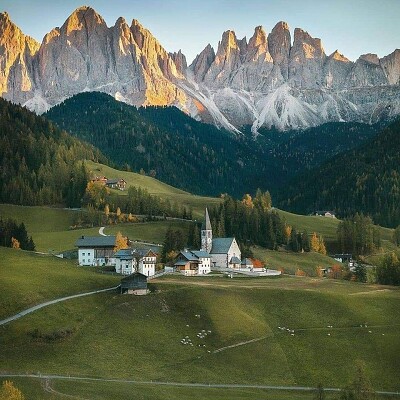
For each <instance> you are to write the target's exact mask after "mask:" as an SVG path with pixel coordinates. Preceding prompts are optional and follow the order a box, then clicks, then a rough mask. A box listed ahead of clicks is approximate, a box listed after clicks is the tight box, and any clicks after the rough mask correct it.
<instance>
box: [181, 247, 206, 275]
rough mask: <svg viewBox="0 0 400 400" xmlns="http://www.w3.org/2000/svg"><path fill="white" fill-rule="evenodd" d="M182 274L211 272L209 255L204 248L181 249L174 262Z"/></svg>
mask: <svg viewBox="0 0 400 400" xmlns="http://www.w3.org/2000/svg"><path fill="white" fill-rule="evenodd" d="M174 266H175V269H176V270H177V271H180V272H181V273H182V274H183V275H186V276H188V275H205V274H209V273H210V272H211V256H210V254H208V253H207V252H206V251H204V250H195V251H186V250H185V251H181V252H180V253H179V254H178V257H177V259H176V262H175V264H174Z"/></svg>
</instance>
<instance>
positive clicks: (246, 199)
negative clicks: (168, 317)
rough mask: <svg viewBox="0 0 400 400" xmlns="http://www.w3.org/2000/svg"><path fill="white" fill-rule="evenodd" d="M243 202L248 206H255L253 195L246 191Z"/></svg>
mask: <svg viewBox="0 0 400 400" xmlns="http://www.w3.org/2000/svg"><path fill="white" fill-rule="evenodd" d="M242 203H243V204H244V205H245V206H246V207H249V208H253V207H254V204H253V199H252V197H251V196H250V195H249V194H248V193H246V194H245V195H244V196H243V199H242Z"/></svg>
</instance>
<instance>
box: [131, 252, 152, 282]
mask: <svg viewBox="0 0 400 400" xmlns="http://www.w3.org/2000/svg"><path fill="white" fill-rule="evenodd" d="M135 251H136V253H137V254H138V255H139V272H140V273H141V274H143V275H146V276H153V275H155V273H156V263H157V254H156V253H155V252H154V251H153V250H151V249H150V250H149V249H137V250H135Z"/></svg>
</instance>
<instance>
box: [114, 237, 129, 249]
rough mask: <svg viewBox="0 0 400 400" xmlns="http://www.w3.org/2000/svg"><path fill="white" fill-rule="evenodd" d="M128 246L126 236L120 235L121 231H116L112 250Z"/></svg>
mask: <svg viewBox="0 0 400 400" xmlns="http://www.w3.org/2000/svg"><path fill="white" fill-rule="evenodd" d="M128 247H129V246H128V238H127V237H125V236H122V233H121V232H118V233H117V235H116V237H115V247H114V251H118V250H122V249H127V248H128Z"/></svg>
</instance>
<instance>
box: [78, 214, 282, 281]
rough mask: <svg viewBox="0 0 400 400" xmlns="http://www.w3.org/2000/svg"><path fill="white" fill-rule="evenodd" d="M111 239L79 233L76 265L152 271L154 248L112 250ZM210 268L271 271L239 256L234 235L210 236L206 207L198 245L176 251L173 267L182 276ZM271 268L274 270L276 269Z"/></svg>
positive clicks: (124, 271)
mask: <svg viewBox="0 0 400 400" xmlns="http://www.w3.org/2000/svg"><path fill="white" fill-rule="evenodd" d="M115 240H116V237H115V236H82V237H80V238H79V239H78V240H77V241H76V247H78V262H79V265H81V266H113V267H114V268H115V272H117V273H119V274H121V275H128V276H131V275H134V274H138V273H139V274H141V275H142V276H143V277H145V278H146V279H147V278H151V277H152V276H154V275H155V273H156V263H157V253H156V252H155V251H153V250H151V249H148V248H146V249H140V248H127V249H121V250H117V251H115ZM211 269H214V270H218V271H221V272H227V271H231V272H241V273H249V274H260V275H265V274H273V273H272V271H267V270H266V269H265V268H264V266H263V265H262V264H261V262H259V261H257V260H252V259H249V258H244V259H243V260H242V259H241V252H240V248H239V245H238V243H237V241H236V239H235V238H234V237H231V238H213V232H212V227H211V223H210V217H209V215H208V210H207V209H206V210H205V214H204V222H203V224H202V228H201V249H199V250H182V251H180V252H179V254H178V256H177V257H176V260H175V263H174V268H173V270H174V271H179V272H180V273H181V274H183V275H185V276H194V275H206V274H209V273H210V272H211ZM275 272H277V273H278V271H275ZM279 273H280V272H279ZM132 279H133V278H132ZM135 279H139V278H135ZM141 279H142V278H141ZM127 281H129V280H127Z"/></svg>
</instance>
